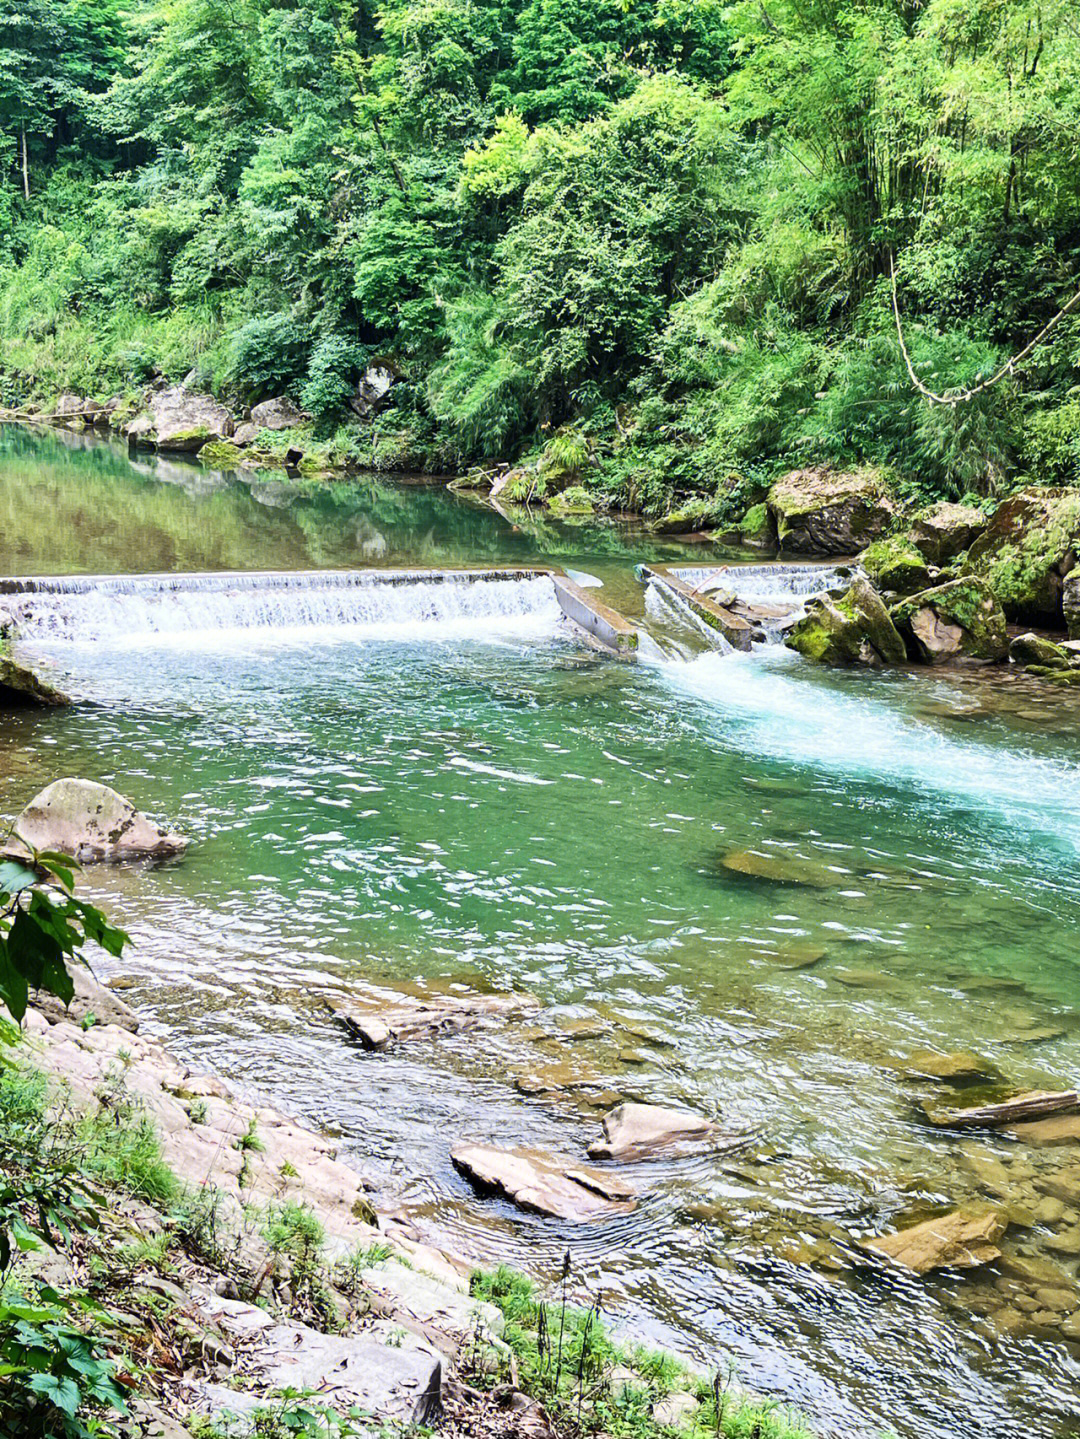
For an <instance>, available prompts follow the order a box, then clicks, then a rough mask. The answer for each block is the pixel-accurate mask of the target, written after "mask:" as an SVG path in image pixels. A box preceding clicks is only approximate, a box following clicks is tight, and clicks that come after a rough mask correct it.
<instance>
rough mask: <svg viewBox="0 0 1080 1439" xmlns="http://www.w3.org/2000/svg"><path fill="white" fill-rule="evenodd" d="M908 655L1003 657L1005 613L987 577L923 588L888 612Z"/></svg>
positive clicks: (936, 659)
mask: <svg viewBox="0 0 1080 1439" xmlns="http://www.w3.org/2000/svg"><path fill="white" fill-rule="evenodd" d="M889 613H890V615H891V616H892V620H893V623H894V624H895V626H896V628H897V629H898V630H899V631H900V633H901V634H902V635H903V637H904V641H905V643H906V644H907V647H908V653H909V654H910V655H911V657H912V659H916V660H920V661H922V662H923V663H924V664H942V663H944V662H945V661H946V660H951V659H968V660H977V661H980V662H983V663H988V662H990V661H993V660H1000V659H1004V657H1005V655H1006V654H1007V652H1008V648H1009V642H1008V637H1007V635H1006V632H1005V615H1004V613H1003V612H1002V609H1001V606H1000V605H999V604H998V602H997V599H996V597H995V595H994V592H993V591H992V590H991V588H990V587H989V585H988V584H986V582H985V581H983V580H980V579H977V578H975V577H974V576H970V575H969V576H966V577H965V578H963V579H959V580H951V581H950V582H949V583H948V584H945V585H938V586H937V587H936V588H934V589H929V590H922V591H921V592H920V593H919V594H917V595H912V596H911V598H910V599H907V600H903V601H901V603H900V604H898V605H894V606H893V608H892V609H891V610H890V611H889Z"/></svg>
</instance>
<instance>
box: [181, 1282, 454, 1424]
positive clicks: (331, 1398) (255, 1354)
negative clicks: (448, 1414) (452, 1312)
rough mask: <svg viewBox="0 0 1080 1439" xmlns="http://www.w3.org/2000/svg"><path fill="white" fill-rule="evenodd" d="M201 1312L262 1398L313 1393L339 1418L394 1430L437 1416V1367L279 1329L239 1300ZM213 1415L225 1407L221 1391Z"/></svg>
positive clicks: (421, 1358)
mask: <svg viewBox="0 0 1080 1439" xmlns="http://www.w3.org/2000/svg"><path fill="white" fill-rule="evenodd" d="M200 1308H201V1309H202V1310H203V1312H204V1313H205V1314H207V1315H208V1316H209V1317H211V1318H212V1319H213V1321H214V1323H215V1324H216V1326H217V1327H218V1328H219V1329H220V1330H221V1331H222V1332H223V1333H224V1334H226V1335H227V1336H228V1337H229V1338H230V1339H232V1340H233V1341H234V1342H235V1343H236V1345H237V1349H238V1354H242V1368H243V1372H244V1374H245V1376H246V1377H248V1378H249V1379H253V1380H254V1381H255V1385H254V1386H253V1387H256V1388H258V1389H259V1390H261V1391H262V1392H263V1394H266V1393H268V1392H269V1391H273V1390H282V1389H290V1390H299V1391H302V1392H313V1393H315V1394H317V1395H318V1397H319V1400H320V1402H321V1403H323V1404H325V1405H327V1407H329V1408H331V1409H334V1410H335V1411H337V1413H339V1414H345V1415H347V1414H348V1413H349V1411H350V1410H351V1409H353V1408H357V1409H360V1410H362V1411H363V1412H364V1413H366V1414H371V1415H374V1416H375V1417H376V1418H379V1419H386V1420H393V1421H395V1422H396V1423H399V1424H406V1425H408V1424H423V1423H424V1422H425V1421H426V1420H427V1419H429V1418H431V1417H432V1416H433V1415H434V1414H435V1413H436V1412H437V1410H438V1406H439V1395H440V1391H441V1388H442V1362H441V1360H440V1359H439V1357H438V1355H435V1354H429V1353H426V1352H424V1351H423V1350H420V1349H414V1348H404V1347H402V1348H393V1347H388V1346H386V1345H383V1344H379V1343H376V1342H375V1341H373V1340H372V1339H370V1338H366V1337H365V1336H364V1335H362V1334H361V1335H346V1334H320V1333H319V1332H318V1330H316V1329H310V1328H309V1327H308V1326H307V1325H306V1324H299V1323H297V1322H296V1321H294V1320H286V1321H278V1320H276V1319H274V1318H273V1316H271V1315H269V1314H267V1313H266V1312H265V1311H264V1310H262V1309H257V1308H255V1306H254V1305H251V1304H243V1303H241V1302H240V1301H238V1300H230V1299H222V1298H219V1297H218V1296H216V1295H214V1296H210V1295H206V1296H205V1297H203V1299H202V1301H201V1304H200ZM213 1397H214V1400H215V1407H218V1408H219V1410H220V1409H221V1408H225V1407H227V1401H226V1402H222V1398H223V1396H222V1395H221V1392H220V1390H218V1391H217V1392H216V1393H215V1395H214V1396H213Z"/></svg>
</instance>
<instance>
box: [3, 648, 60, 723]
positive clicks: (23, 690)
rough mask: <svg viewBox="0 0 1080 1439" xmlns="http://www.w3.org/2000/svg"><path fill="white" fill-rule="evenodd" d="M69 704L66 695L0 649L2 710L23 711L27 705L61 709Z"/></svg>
mask: <svg viewBox="0 0 1080 1439" xmlns="http://www.w3.org/2000/svg"><path fill="white" fill-rule="evenodd" d="M69 704H71V700H70V699H69V698H68V696H67V695H66V694H64V693H63V692H62V691H60V690H58V689H56V688H55V687H54V686H53V685H51V684H50V683H49V682H48V680H44V679H42V678H41V676H40V675H38V674H36V673H35V672H34V671H33V670H32V669H31V668H30V666H29V665H24V664H22V663H21V662H20V661H19V660H16V659H12V657H11V655H9V654H6V653H4V651H3V650H2V649H0V709H22V708H23V707H24V706H26V705H41V706H44V707H47V708H55V709H60V708H63V707H64V706H66V705H69Z"/></svg>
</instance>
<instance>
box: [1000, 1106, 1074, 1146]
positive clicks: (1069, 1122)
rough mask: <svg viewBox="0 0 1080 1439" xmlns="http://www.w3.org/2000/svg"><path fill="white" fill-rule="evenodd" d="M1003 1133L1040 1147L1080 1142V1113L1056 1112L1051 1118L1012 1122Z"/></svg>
mask: <svg viewBox="0 0 1080 1439" xmlns="http://www.w3.org/2000/svg"><path fill="white" fill-rule="evenodd" d="M1003 1133H1005V1134H1007V1135H1009V1136H1010V1137H1011V1138H1012V1139H1019V1140H1022V1141H1023V1142H1024V1143H1025V1144H1034V1145H1037V1146H1038V1147H1039V1148H1049V1147H1051V1146H1053V1145H1057V1144H1080V1114H1056V1115H1053V1116H1052V1117H1051V1118H1049V1119H1033V1120H1029V1121H1025V1122H1024V1123H1021V1124H1010V1125H1008V1126H1007V1128H1005V1129H1004V1130H1003Z"/></svg>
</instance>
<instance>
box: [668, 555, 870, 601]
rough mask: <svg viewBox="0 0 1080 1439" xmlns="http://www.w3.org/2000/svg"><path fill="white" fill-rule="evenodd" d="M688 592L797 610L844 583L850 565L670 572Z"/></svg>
mask: <svg viewBox="0 0 1080 1439" xmlns="http://www.w3.org/2000/svg"><path fill="white" fill-rule="evenodd" d="M671 573H672V574H673V575H677V576H678V578H679V579H680V580H682V581H683V582H684V583H685V584H688V585H690V587H691V588H692V589H701V592H702V593H703V594H706V595H707V594H709V593H711V592H712V591H713V590H714V589H721V590H728V591H729V592H730V593H732V594H734V595H735V596H736V597H737V598H738V599H740V600H743V601H744V602H745V603H746V604H750V605H790V606H792V608H801V607H802V604H803V602H804V601H805V600H807V599H808V598H809V597H810V596H811V595H820V594H823V593H824V591H825V590H831V589H834V588H835V587H836V586H838V585H843V584H845V583H846V582H847V581H848V580H850V579H851V578H852V576H853V575H854V573H855V569H854V566H852V565H830V564H826V563H822V564H771V565H720V566H717V565H708V566H696V567H693V568H687V569H674V568H673V569H672V571H671Z"/></svg>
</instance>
